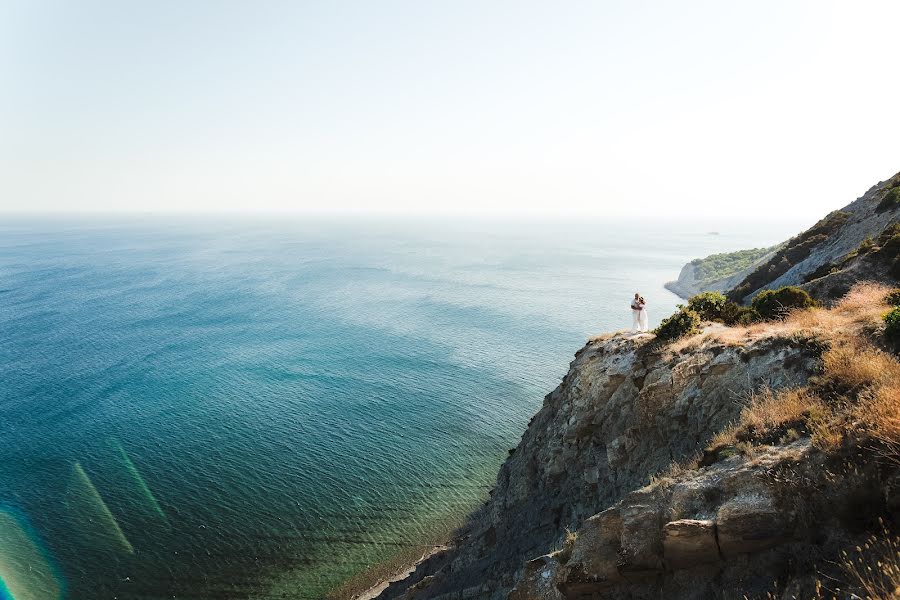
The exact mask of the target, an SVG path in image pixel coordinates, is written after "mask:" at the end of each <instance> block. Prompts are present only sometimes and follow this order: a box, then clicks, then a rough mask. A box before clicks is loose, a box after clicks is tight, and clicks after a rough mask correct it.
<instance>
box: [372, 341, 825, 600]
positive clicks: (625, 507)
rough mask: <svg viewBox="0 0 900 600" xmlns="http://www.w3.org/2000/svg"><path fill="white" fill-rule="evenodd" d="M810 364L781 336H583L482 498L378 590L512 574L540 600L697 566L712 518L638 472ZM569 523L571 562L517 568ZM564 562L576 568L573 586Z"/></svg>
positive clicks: (466, 592)
mask: <svg viewBox="0 0 900 600" xmlns="http://www.w3.org/2000/svg"><path fill="white" fill-rule="evenodd" d="M818 358H819V350H817V349H816V348H815V346H811V345H809V344H806V343H805V342H804V341H802V340H791V339H781V338H768V339H764V340H759V341H756V342H753V343H749V344H746V345H743V346H735V345H728V344H725V343H721V342H715V341H707V342H703V343H701V344H700V345H699V346H697V347H694V348H690V349H688V350H683V351H672V350H667V349H663V348H660V347H658V346H657V345H656V344H655V343H654V338H653V336H650V335H646V334H645V335H634V334H616V335H612V336H607V337H601V338H597V339H594V340H591V341H590V342H589V343H588V344H587V345H586V346H585V347H584V348H583V349H582V350H580V351H579V352H578V353H577V354H576V357H575V360H574V362H573V363H572V365H571V368H570V370H569V373H568V374H567V375H566V377H565V378H564V379H563V382H562V383H561V384H560V386H559V387H558V388H557V389H556V390H554V391H553V392H552V393H551V394H549V395H548V396H547V397H546V399H545V402H544V406H543V408H542V409H541V410H540V411H539V412H538V414H537V415H535V417H534V418H533V419H532V421H531V423H530V425H529V427H528V430H527V431H526V432H525V435H524V436H523V438H522V440H521V442H520V443H519V445H518V447H517V448H516V449H515V450H514V451H513V452H512V454H511V456H510V457H509V459H508V460H507V461H506V462H505V463H504V465H503V466H502V467H501V469H500V473H499V475H498V477H497V485H496V487H495V488H494V490H493V491H492V492H491V498H490V500H489V501H488V502H487V503H486V505H485V506H484V507H482V508H481V509H480V510H478V511H477V512H476V513H475V514H473V515H472V517H471V518H470V520H469V523H468V525H467V526H466V528H465V529H464V531H462V532H461V534H460V536H459V539H457V540H456V543H455V545H454V547H453V548H451V549H449V550H447V551H445V552H443V553H441V554H438V555H436V556H433V557H431V558H430V559H429V560H427V561H425V562H424V563H423V564H422V565H420V566H419V568H418V569H417V570H416V571H415V572H414V573H413V574H412V575H411V576H410V577H408V578H407V579H405V580H403V581H401V582H399V583H395V584H392V585H391V586H390V587H389V588H388V589H387V590H385V592H384V593H383V594H382V595H381V596H380V597H381V598H397V597H402V598H410V599H412V598H504V597H506V595H507V594H508V593H509V592H510V590H511V589H512V588H513V587H514V586H515V585H516V582H517V580H518V579H519V577H520V576H521V577H525V578H529V577H530V578H531V579H532V580H533V585H531V586H530V587H528V588H527V589H528V590H529V591H528V592H527V593H528V594H532V595H536V594H539V592H538V591H537V590H538V589H544V588H546V589H544V591H543V592H540V594H543V595H540V597H542V598H553V597H557V596H555V595H554V594H557V593H565V597H579V596H577V594H578V593H580V592H578V590H579V589H593V588H591V587H590V586H593V585H595V584H596V583H597V581H598V578H599V579H601V580H604V581H608V582H609V583H615V582H620V581H623V580H632V579H642V578H645V577H646V576H647V575H648V574H654V573H659V572H661V571H663V570H664V569H665V568H667V565H669V564H672V565H678V564H682V563H684V562H690V563H691V564H693V563H694V562H696V561H702V560H704V556H706V555H708V554H709V553H710V551H711V550H710V548H711V547H712V542H713V541H715V540H716V539H718V538H716V537H715V536H713V537H710V536H711V535H712V533H713V531H714V529H715V525H714V524H712V523H710V522H709V521H710V520H711V519H714V517H715V516H716V514H717V512H715V511H713V512H710V513H709V514H707V513H703V512H702V511H700V509H699V508H698V509H697V510H693V511H691V510H689V509H688V508H687V506H688V505H689V504H690V501H689V500H688V499H687V498H686V496H685V495H686V494H687V492H684V491H681V492H679V491H678V490H671V491H666V492H665V493H666V494H674V495H673V496H672V498H674V499H672V500H671V502H674V503H675V504H674V505H675V506H682V505H684V508H680V509H678V511H676V512H672V510H674V509H672V510H670V509H665V510H663V507H664V506H665V502H664V498H663V496H661V494H663V488H662V487H660V486H655V487H651V488H644V489H642V488H643V487H644V486H645V485H646V484H647V482H648V478H649V477H650V475H652V474H654V473H659V472H660V471H663V470H664V469H666V468H667V467H668V466H669V465H670V464H672V463H673V462H674V461H682V460H686V459H689V458H690V457H692V456H695V455H697V453H698V452H699V451H700V450H702V449H703V447H704V446H705V445H706V444H707V442H708V441H709V438H710V436H711V435H713V434H714V433H715V432H717V431H719V430H721V429H722V428H724V427H725V426H726V425H727V424H728V423H729V422H731V421H733V420H734V419H735V418H736V417H737V415H738V414H739V412H740V410H741V408H742V406H743V405H744V403H745V402H746V401H747V400H748V398H749V396H750V394H751V393H752V392H753V391H754V390H757V389H759V388H761V387H768V388H772V389H778V388H780V387H784V386H795V385H799V384H802V383H804V382H805V381H806V379H807V378H808V377H809V375H810V374H811V373H813V372H814V371H815V369H816V365H817V364H818ZM691 485H696V486H699V485H700V483H692V484H691ZM626 495H627V499H626V500H623V498H626ZM701 495H702V494H701ZM665 498H669V496H665ZM734 498H735V500H734V503H733V504H732V505H728V504H727V500H730V499H731V498H722V499H721V503H720V504H721V505H722V506H723V508H722V509H721V510H724V511H725V512H724V513H723V514H724V515H725V519H724V520H725V522H727V523H729V524H728V525H727V526H726V529H725V534H726V536H730V537H727V538H726V541H725V545H726V548H728V552H731V551H732V548H738V547H739V545H740V543H741V541H740V540H741V539H743V537H746V534H745V532H743V530H742V529H741V527H745V526H746V524H747V522H748V520H749V519H752V517H750V516H747V517H742V513H741V507H742V506H743V505H741V504H740V503H739V497H738V496H737V495H735V496H734ZM709 501H710V502H712V501H713V499H710V500H709ZM616 503H620V504H618V505H617V504H616ZM710 506H711V507H712V505H710ZM718 506H719V504H717V505H716V507H718ZM710 510H712V508H710ZM716 510H719V509H718V508H716ZM651 523H652V527H649V526H648V524H651ZM567 529H568V530H571V531H576V530H577V531H578V532H579V535H578V540H579V541H578V542H576V547H575V549H574V550H573V552H572V562H571V563H570V564H567V565H562V564H560V563H559V562H558V561H553V560H550V559H538V562H537V563H534V562H531V563H528V564H527V565H526V562H527V561H529V560H530V559H534V558H535V557H538V556H541V555H542V554H544V553H546V552H547V551H548V549H550V548H552V547H554V546H560V545H561V544H562V543H563V540H564V539H565V536H566V531H567ZM585 531H595V532H596V534H595V535H588V534H585V533H584V532H585ZM664 532H665V535H663V534H664ZM742 536H743V537H742ZM744 543H750V542H744ZM585 544H589V545H590V546H589V547H586V546H585ZM667 549H668V557H667V554H666V552H667ZM717 552H718V550H717ZM622 556H625V557H627V560H625V562H621V561H622V559H621V557H622ZM710 560H711V558H710ZM572 565H581V568H582V569H583V572H584V577H585V578H586V579H585V580H584V581H583V582H582V581H581V580H580V579H579V577H581V575H580V573H581V572H580V571H578V570H577V569H575V568H574V567H573V566H572ZM548 573H550V574H549V575H548ZM561 577H565V580H564V581H565V584H564V585H562V584H561V582H562V581H563V580H562V579H560V578H561ZM550 582H552V583H553V585H549V583H550ZM544 584H547V585H544ZM579 585H585V586H588V587H585V588H579ZM541 586H543V588H542V587H541ZM519 589H525V588H521V587H520V588H519ZM562 589H565V590H566V591H565V592H562V591H561V590H562ZM554 590H555V591H554ZM517 593H519V594H520V596H519V597H523V598H524V597H529V596H521V593H526V592H517ZM560 597H561V596H560Z"/></svg>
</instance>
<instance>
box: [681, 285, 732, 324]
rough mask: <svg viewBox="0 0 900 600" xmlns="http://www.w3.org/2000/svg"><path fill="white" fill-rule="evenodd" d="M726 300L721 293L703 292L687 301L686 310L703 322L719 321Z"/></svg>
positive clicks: (722, 315)
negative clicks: (693, 313) (692, 312)
mask: <svg viewBox="0 0 900 600" xmlns="http://www.w3.org/2000/svg"><path fill="white" fill-rule="evenodd" d="M727 304H728V299H727V298H725V295H724V294H722V293H721V292H703V293H702V294H697V295H696V296H692V297H691V299H690V300H688V303H687V307H688V309H690V310H692V311H694V312H695V313H697V315H698V316H699V317H700V319H701V320H703V321H721V320H723V317H724V311H725V307H726V306H727Z"/></svg>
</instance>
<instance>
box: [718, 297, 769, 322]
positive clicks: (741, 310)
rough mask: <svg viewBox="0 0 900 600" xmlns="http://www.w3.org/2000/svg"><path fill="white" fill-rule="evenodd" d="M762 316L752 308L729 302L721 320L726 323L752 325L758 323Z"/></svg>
mask: <svg viewBox="0 0 900 600" xmlns="http://www.w3.org/2000/svg"><path fill="white" fill-rule="evenodd" d="M762 320H763V318H762V317H761V316H760V315H759V313H758V312H756V311H755V310H754V309H752V308H750V307H749V306H741V305H740V304H735V303H734V302H731V303H729V305H728V306H727V307H726V310H725V318H724V319H723V322H724V323H725V324H726V325H744V326H747V325H752V324H753V323H759V322H760V321H762Z"/></svg>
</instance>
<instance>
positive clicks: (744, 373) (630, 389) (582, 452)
mask: <svg viewBox="0 0 900 600" xmlns="http://www.w3.org/2000/svg"><path fill="white" fill-rule="evenodd" d="M898 183H900V175H898V176H895V177H893V178H892V179H891V180H889V181H888V182H884V183H882V184H879V185H878V186H875V187H874V188H872V190H870V191H869V192H868V193H867V194H866V195H864V196H863V197H862V198H860V199H858V200H857V201H855V202H854V203H851V204H850V205H849V206H848V207H846V208H845V209H844V210H842V211H836V212H835V213H832V214H831V215H829V216H827V217H826V218H825V219H823V220H822V221H820V222H819V223H818V224H817V225H815V226H814V227H813V228H811V229H810V230H809V231H807V232H804V233H803V234H801V235H799V236H797V237H795V238H793V239H792V240H789V241H788V242H786V243H785V244H783V245H781V246H780V247H778V248H777V249H775V251H774V254H772V256H771V257H770V258H768V259H766V260H764V261H763V262H762V263H760V264H759V266H757V267H756V268H755V269H753V271H752V272H751V273H749V274H748V275H747V276H746V277H744V279H743V281H742V282H741V283H740V284H739V286H738V288H736V289H738V291H737V292H735V291H734V290H732V292H731V294H732V297H737V298H739V299H740V300H746V299H748V298H750V297H752V296H753V294H754V293H755V292H756V291H757V290H760V289H765V288H769V287H776V286H780V285H784V284H787V283H799V284H801V285H803V286H804V287H805V288H807V289H808V290H809V291H810V292H811V293H813V295H814V296H816V297H817V298H818V299H819V300H820V301H821V302H822V306H819V307H815V308H811V309H805V310H797V311H794V312H792V313H789V314H788V315H787V316H786V317H784V316H783V315H782V317H779V318H781V320H777V319H776V320H770V321H763V322H754V323H752V324H747V325H734V326H725V325H722V324H719V323H709V322H707V323H703V325H702V327H701V329H700V331H699V332H698V333H694V334H691V335H688V336H687V337H682V338H680V339H678V340H676V341H674V342H668V343H666V342H662V341H661V340H658V339H657V338H656V337H655V336H654V335H652V334H634V333H623V332H620V333H615V334H608V335H603V336H598V337H596V338H593V339H591V340H589V341H588V343H587V344H586V346H585V347H584V348H582V349H581V350H579V351H578V353H576V355H575V360H574V361H573V362H572V364H571V365H570V369H569V372H568V374H567V375H566V376H565V378H564V379H563V381H562V383H561V384H560V385H559V387H557V389H555V390H554V391H553V392H551V393H550V394H548V395H547V397H546V398H545V399H544V404H543V407H542V408H541V410H540V411H539V412H538V413H537V414H536V415H535V416H534V418H533V419H532V420H531V422H530V423H529V426H528V428H527V430H526V431H525V433H524V435H523V436H522V439H521V441H520V442H519V444H518V446H517V447H516V448H515V449H513V450H511V451H510V456H509V458H508V459H507V460H506V462H505V463H504V464H503V466H502V467H501V469H500V472H499V474H498V476H497V482H496V485H495V487H494V489H493V490H492V491H491V494H490V498H489V499H488V501H487V502H486V503H485V504H484V506H482V507H481V508H480V509H479V510H477V511H476V512H475V513H473V514H472V515H471V516H470V518H469V520H468V522H467V523H466V525H465V526H464V527H463V528H462V529H461V530H460V531H459V532H457V535H456V537H455V539H454V540H453V542H452V543H451V544H450V545H449V547H448V548H447V549H445V550H443V551H442V552H439V553H437V554H435V555H433V556H431V557H429V558H428V559H426V560H424V561H423V562H421V563H420V564H419V565H418V566H417V567H416V568H415V569H414V570H413V571H412V572H411V573H410V574H409V575H408V576H407V577H405V578H404V579H402V580H400V581H398V582H395V583H392V584H391V585H390V586H388V587H387V589H385V590H384V591H383V592H382V593H381V595H380V596H379V598H382V599H388V598H403V599H406V600H414V599H437V600H451V599H452V600H456V599H482V600H488V599H491V600H499V599H501V598H509V599H510V600H538V599H540V600H563V599H565V600H581V599H584V600H587V599H596V598H611V599H616V600H619V599H621V600H626V599H628V600H636V599H647V600H650V599H654V600H655V599H658V598H666V599H676V600H677V599H698V600H699V599H706V598H710V599H712V598H716V599H731V598H734V599H736V600H737V599H743V598H747V599H757V598H759V599H762V598H766V599H775V598H778V599H784V600H788V599H807V598H808V599H824V598H847V599H851V598H857V599H877V598H891V599H894V600H900V545H898V544H900V542H898V537H897V534H898V526H900V361H898V360H897V357H896V354H895V352H894V350H895V348H896V346H895V345H894V344H895V341H893V339H889V338H888V337H887V336H886V333H885V325H884V321H883V319H882V315H884V314H885V313H886V312H887V311H888V310H890V309H891V302H896V301H897V298H895V297H892V296H889V293H890V292H891V290H892V289H893V287H894V285H895V283H894V282H895V281H896V280H895V275H896V263H897V257H896V248H897V245H898V244H897V242H898V241H900V237H898V236H897V227H896V225H895V223H896V219H897V216H898V213H897V211H898V207H897V205H898V203H900V202H898V201H895V200H894V198H893V196H894V195H900V192H897V193H896V194H895V192H893V191H892V190H895V189H900V186H898ZM867 237H871V239H872V241H871V242H864V240H866V238H867ZM860 245H862V247H861V248H860ZM785 261H787V262H788V263H789V264H788V265H787V266H786V267H785V265H784V264H783V263H784V262H785ZM826 265H830V266H828V267H826ZM865 280H873V281H874V282H867V281H865ZM878 282H886V283H887V284H888V285H885V283H878Z"/></svg>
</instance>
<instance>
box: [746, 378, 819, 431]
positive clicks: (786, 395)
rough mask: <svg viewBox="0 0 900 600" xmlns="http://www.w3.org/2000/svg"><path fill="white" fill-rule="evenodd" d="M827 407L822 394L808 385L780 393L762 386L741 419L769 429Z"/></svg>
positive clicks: (795, 420) (817, 412)
mask: <svg viewBox="0 0 900 600" xmlns="http://www.w3.org/2000/svg"><path fill="white" fill-rule="evenodd" d="M825 410H826V407H825V405H824V404H823V402H822V401H821V400H819V398H817V397H816V396H813V395H812V394H810V392H809V390H807V389H806V388H793V389H787V390H782V391H781V392H779V393H778V394H775V393H773V392H772V391H771V390H768V389H766V390H763V391H762V392H760V393H758V394H754V396H753V398H752V399H751V400H750V404H748V405H747V406H746V407H745V408H744V410H742V411H741V418H740V422H741V424H742V425H744V426H745V427H748V428H753V429H755V430H756V431H766V430H768V429H774V428H777V427H780V426H782V425H785V424H793V423H799V422H801V421H803V420H804V419H806V418H809V416H810V415H811V414H815V415H818V414H821V413H823V412H824V411H825Z"/></svg>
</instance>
